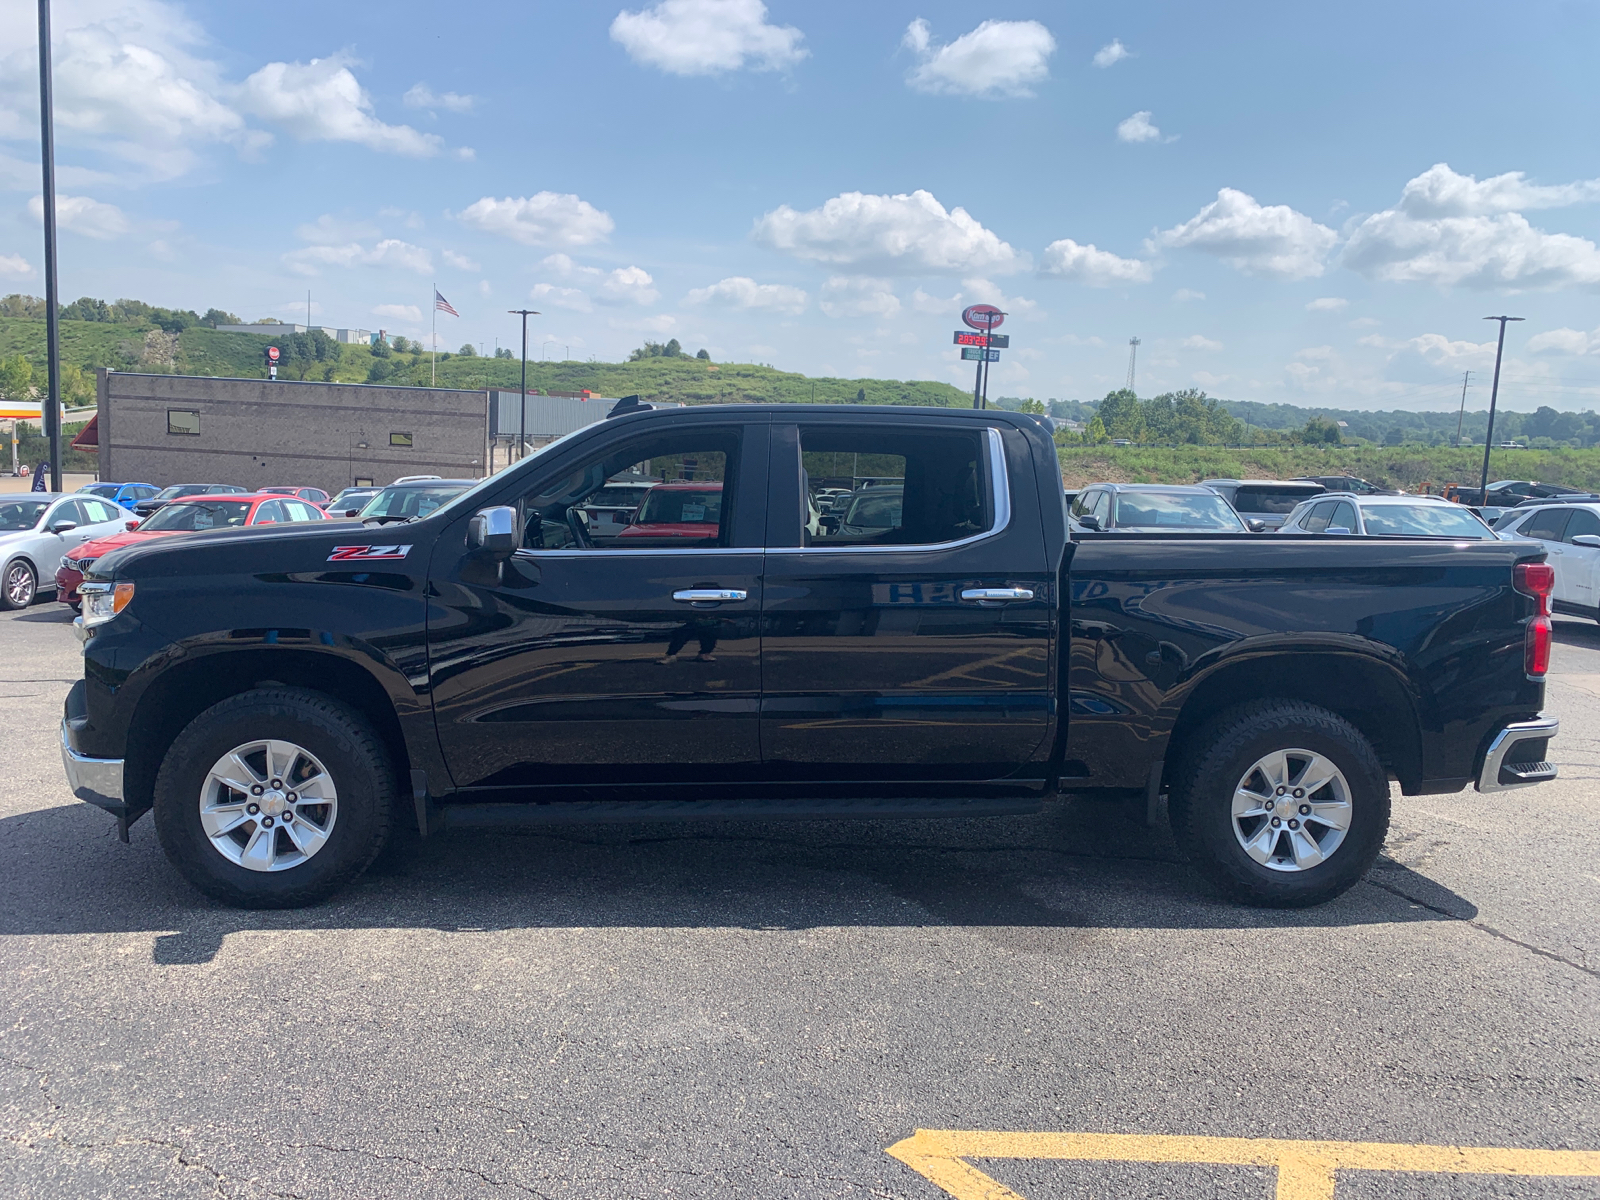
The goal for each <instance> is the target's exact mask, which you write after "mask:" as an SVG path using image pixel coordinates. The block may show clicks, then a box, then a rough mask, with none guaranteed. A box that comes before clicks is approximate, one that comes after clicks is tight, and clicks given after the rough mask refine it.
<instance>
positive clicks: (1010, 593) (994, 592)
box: [961, 587, 1033, 604]
mask: <svg viewBox="0 0 1600 1200" xmlns="http://www.w3.org/2000/svg"><path fill="white" fill-rule="evenodd" d="M961 598H962V599H963V600H976V601H978V603H980V604H983V603H990V604H993V603H996V602H1000V601H1006V600H1032V599H1033V589H1032V588H1024V587H1004V588H962V589H961Z"/></svg>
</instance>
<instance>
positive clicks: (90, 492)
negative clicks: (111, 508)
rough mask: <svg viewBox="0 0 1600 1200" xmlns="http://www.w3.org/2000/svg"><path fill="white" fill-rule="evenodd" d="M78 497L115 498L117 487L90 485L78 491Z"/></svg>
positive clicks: (111, 485) (108, 484)
mask: <svg viewBox="0 0 1600 1200" xmlns="http://www.w3.org/2000/svg"><path fill="white" fill-rule="evenodd" d="M78 494H79V495H80V496H115V495H116V494H117V485H116V484H114V483H91V484H90V485H89V486H88V487H81V488H79V489H78Z"/></svg>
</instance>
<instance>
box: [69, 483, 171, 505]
mask: <svg viewBox="0 0 1600 1200" xmlns="http://www.w3.org/2000/svg"><path fill="white" fill-rule="evenodd" d="M160 490H161V489H160V488H158V487H157V486H156V485H155V484H153V483H86V484H84V485H83V486H82V487H81V488H79V489H78V491H79V492H81V493H84V494H86V495H90V496H99V497H101V498H102V499H104V500H109V501H111V503H113V504H120V505H122V507H123V508H132V507H133V506H134V505H135V504H137V503H138V502H139V501H140V500H148V499H149V498H150V497H151V496H154V495H155V494H156V493H157V492H159V491H160Z"/></svg>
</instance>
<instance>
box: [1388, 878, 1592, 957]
mask: <svg viewBox="0 0 1600 1200" xmlns="http://www.w3.org/2000/svg"><path fill="white" fill-rule="evenodd" d="M1367 882H1368V883H1370V884H1371V885H1372V886H1373V887H1375V888H1378V889H1379V890H1380V891H1385V892H1388V893H1389V894H1390V895H1391V896H1398V897H1400V899H1402V900H1408V901H1410V902H1411V903H1412V904H1416V905H1419V906H1421V907H1422V908H1425V909H1427V910H1428V911H1429V912H1434V913H1438V914H1439V915H1440V916H1441V917H1448V918H1449V919H1450V920H1452V921H1459V922H1461V924H1463V925H1467V926H1470V927H1471V928H1473V929H1476V930H1478V931H1479V932H1480V933H1486V934H1488V935H1489V936H1490V937H1493V938H1499V939H1500V940H1501V941H1502V942H1510V943H1511V944H1512V945H1513V946H1520V947H1521V948H1522V949H1524V950H1526V951H1528V952H1529V953H1531V954H1537V955H1538V956H1539V957H1540V958H1548V959H1550V960H1551V961H1552V962H1558V963H1561V964H1562V965H1563V966H1568V967H1571V968H1572V969H1573V970H1574V971H1582V972H1583V973H1584V974H1585V975H1588V976H1591V977H1592V978H1595V979H1600V971H1597V970H1595V968H1593V967H1588V966H1585V965H1584V964H1583V963H1580V962H1574V961H1573V960H1572V959H1570V958H1567V957H1566V956H1565V955H1561V954H1557V953H1556V952H1555V951H1554V950H1546V949H1545V948H1544V947H1542V946H1535V945H1534V944H1533V943H1532V942H1525V941H1523V940H1522V939H1521V938H1517V937H1512V936H1511V935H1510V934H1509V933H1506V932H1505V931H1504V930H1501V929H1496V928H1495V927H1494V926H1493V925H1490V924H1488V923H1487V922H1485V921H1475V920H1473V919H1472V918H1471V917H1463V916H1462V915H1461V914H1460V913H1453V912H1451V911H1450V910H1449V909H1448V908H1441V907H1440V906H1439V905H1437V904H1429V903H1428V902H1427V901H1426V900H1424V899H1422V898H1421V897H1419V896H1413V895H1411V894H1410V893H1409V892H1406V891H1403V890H1401V889H1400V888H1397V887H1395V886H1394V885H1393V884H1388V883H1384V882H1383V881H1382V880H1378V879H1373V878H1372V877H1371V876H1370V875H1369V876H1368V877H1367Z"/></svg>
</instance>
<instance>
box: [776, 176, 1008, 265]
mask: <svg viewBox="0 0 1600 1200" xmlns="http://www.w3.org/2000/svg"><path fill="white" fill-rule="evenodd" d="M755 238H756V240H757V241H759V242H761V243H762V244H763V245H766V246H770V247H772V248H773V249H775V250H782V251H784V252H785V253H788V254H792V255H794V256H795V257H796V258H803V259H808V260H810V261H812V262H824V263H833V264H837V265H840V266H851V267H859V268H865V269H868V270H876V271H883V272H888V273H893V274H961V273H966V272H974V271H987V272H999V273H1004V272H1007V271H1013V270H1017V269H1019V268H1020V267H1022V266H1023V265H1024V263H1023V261H1022V258H1021V256H1020V255H1018V253H1017V252H1016V251H1015V250H1014V249H1012V248H1011V246H1009V245H1008V244H1007V243H1005V242H1003V241H1002V240H1001V239H1000V238H999V237H998V236H997V235H996V234H994V233H992V232H990V231H989V230H987V229H985V228H984V227H983V226H982V225H981V224H979V223H978V222H977V221H976V220H974V219H973V218H972V217H971V216H970V215H969V214H968V213H967V210H966V209H964V208H954V209H951V210H949V211H948V212H946V211H945V208H944V205H942V204H940V203H939V201H938V200H936V199H934V197H933V196H932V195H931V194H930V193H928V192H925V191H921V190H918V191H915V192H912V193H910V194H909V195H906V194H904V193H902V194H899V195H893V196H879V195H870V194H867V193H863V192H845V193H843V194H842V195H839V196H835V197H833V199H831V200H829V201H828V202H827V203H825V204H824V205H823V206H822V207H821V208H813V209H810V210H808V211H806V212H798V211H796V210H795V209H792V208H790V207H789V206H788V205H787V204H785V205H781V206H780V207H778V208H775V209H773V210H772V211H771V212H769V213H767V214H766V215H765V216H764V217H762V218H761V219H760V220H758V221H757V222H756V227H755Z"/></svg>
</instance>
